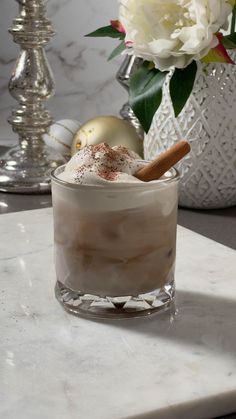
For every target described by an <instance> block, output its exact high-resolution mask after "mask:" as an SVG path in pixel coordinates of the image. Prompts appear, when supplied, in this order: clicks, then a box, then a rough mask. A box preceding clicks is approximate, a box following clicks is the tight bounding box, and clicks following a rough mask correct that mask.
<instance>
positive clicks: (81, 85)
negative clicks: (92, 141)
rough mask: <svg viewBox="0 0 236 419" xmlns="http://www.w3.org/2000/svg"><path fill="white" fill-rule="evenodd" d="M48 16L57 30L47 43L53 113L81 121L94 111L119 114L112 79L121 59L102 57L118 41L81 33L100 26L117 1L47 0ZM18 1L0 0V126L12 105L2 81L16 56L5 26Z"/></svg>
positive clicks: (119, 95)
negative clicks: (53, 84) (51, 78)
mask: <svg viewBox="0 0 236 419" xmlns="http://www.w3.org/2000/svg"><path fill="white" fill-rule="evenodd" d="M47 9H48V16H49V17H50V19H51V20H52V22H53V25H54V27H55V29H56V31H57V35H56V36H55V37H54V38H53V40H52V41H51V43H50V45H49V46H48V48H47V56H48V59H49V61H50V64H51V67H52V70H53V73H54V77H55V81H56V95H55V96H54V97H53V98H52V99H51V100H50V102H49V108H50V109H51V112H52V114H53V116H54V118H55V120H58V119H65V118H69V119H78V120H80V121H82V122H85V121H86V120H87V119H89V118H92V117H95V116H96V115H99V114H105V115H106V114H118V112H119V109H120V107H121V105H122V104H123V103H124V101H125V100H126V98H127V97H126V93H125V92H124V91H123V89H122V87H120V86H119V85H118V83H117V82H116V81H115V74H116V72H117V70H118V68H119V65H120V63H121V58H119V59H115V60H114V61H111V62H109V63H108V62H107V57H108V55H109V53H110V51H111V50H112V49H113V47H115V46H116V45H117V43H116V41H114V40H108V39H101V38H100V39H94V38H85V37H84V35H85V34H86V33H88V32H91V31H92V30H94V29H96V28H97V27H99V26H104V25H107V24H109V20H110V19H112V18H116V17H117V10H118V2H117V1H116V0H100V1H97V0H86V1H81V0H49V1H48V2H47ZM17 13H18V7H17V3H16V2H15V1H14V0H12V1H10V2H9V0H1V14H0V36H1V39H2V40H3V42H1V44H0V57H1V58H0V65H1V76H0V95H1V101H0V125H5V124H7V122H6V120H7V117H8V116H9V115H10V112H11V107H12V106H14V105H15V102H14V100H13V99H12V98H11V97H10V95H9V92H8V89H7V84H8V81H9V78H10V73H11V70H12V68H13V66H14V63H15V60H16V58H17V55H18V48H17V46H16V45H15V44H14V43H13V42H12V38H11V36H10V34H8V32H7V29H8V27H10V26H11V24H12V19H13V18H14V17H15V16H16V15H17Z"/></svg>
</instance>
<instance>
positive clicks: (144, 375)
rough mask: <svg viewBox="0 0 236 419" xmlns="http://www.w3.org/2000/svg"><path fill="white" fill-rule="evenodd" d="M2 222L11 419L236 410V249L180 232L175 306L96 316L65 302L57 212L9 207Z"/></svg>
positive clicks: (1, 348) (4, 351)
mask: <svg viewBox="0 0 236 419" xmlns="http://www.w3.org/2000/svg"><path fill="white" fill-rule="evenodd" d="M0 229H1V241H0V259H1V264H0V271H1V272H0V275H1V289H0V294H1V304H0V311H1V316H0V327H1V341H0V357H1V361H0V362H1V374H0V387H1V391H0V394H1V404H0V416H1V417H3V416H4V419H12V418H16V417H17V418H18V419H25V418H33V419H41V418H44V419H51V418H57V419H77V418H78V417H79V418H80V417H81V418H86V419H100V418H102V419H110V418H111V417H113V418H114V419H118V418H119V419H121V418H140V419H141V418H142V419H148V418H156V417H158V419H176V418H178V417H179V418H181V419H185V418H186V419H189V418H191V419H204V418H205V419H206V418H210V417H216V416H219V415H222V414H227V413H230V412H232V411H235V410H236V358H235V352H236V337H235V330H236V284H235V276H236V266H235V251H233V250H232V249H229V248H227V247H224V246H222V245H219V244H217V243H215V242H213V241H211V240H208V239H206V238H204V237H202V236H199V235H197V234H195V233H192V232H190V231H189V230H186V229H184V228H179V231H178V257H177V289H178V292H177V304H176V313H174V312H170V313H169V314H160V315H157V316H154V317H150V318H146V319H139V320H125V321H120V322H111V321H109V322H94V321H88V320H85V319H79V318H75V317H72V316H70V315H68V314H67V313H65V312H64V311H63V310H62V309H61V307H60V306H59V305H58V303H57V302H56V300H55V298H54V293H53V286H54V282H55V273H54V268H53V246H52V210H51V209H46V210H45V209H44V210H37V211H31V212H29V211H28V212H19V213H16V214H7V215H2V216H1V217H0ZM13 243H14V245H13Z"/></svg>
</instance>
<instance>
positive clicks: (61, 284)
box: [52, 166, 179, 318]
mask: <svg viewBox="0 0 236 419" xmlns="http://www.w3.org/2000/svg"><path fill="white" fill-rule="evenodd" d="M64 168H65V166H61V167H60V168H57V169H56V170H54V172H53V174H52V196H53V212H54V237H55V266H56V275H57V283H56V288H55V293H56V297H57V299H58V301H59V302H60V303H61V304H62V306H63V307H64V308H65V309H66V310H67V311H69V312H71V313H73V314H76V315H83V316H87V317H95V318H96V317H100V318H123V317H124V318H126V317H139V316H143V315H148V314H151V313H154V312H156V311H159V310H160V309H162V308H167V307H169V306H170V304H171V302H172V300H173V298H174V291H175V283H174V269H175V254H176V224H177V203H178V180H179V176H178V173H177V172H176V170H175V169H171V170H170V171H169V172H167V174H166V175H165V176H164V177H163V178H162V179H161V180H159V181H155V182H150V183H148V182H142V183H135V184H132V183H130V184H128V185H127V184H126V185H122V184H114V185H113V184H112V183H109V184H105V185H99V186H89V185H79V184H72V183H68V182H65V181H63V180H61V179H59V178H58V174H60V173H61V172H62V171H63V170H64Z"/></svg>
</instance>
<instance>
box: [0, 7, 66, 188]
mask: <svg viewBox="0 0 236 419" xmlns="http://www.w3.org/2000/svg"><path fill="white" fill-rule="evenodd" d="M17 2H18V3H19V16H18V17H17V18H16V19H15V20H14V21H13V27H12V29H10V30H9V31H10V33H11V34H12V35H13V40H14V42H16V43H17V44H19V45H20V47H21V52H20V55H19V58H18V60H17V62H16V65H15V68H14V70H13V72H12V76H11V79H10V82H9V91H10V93H11V95H12V96H13V97H14V98H15V99H16V100H17V101H18V103H19V106H18V107H17V109H13V111H12V115H11V117H10V118H9V123H10V124H11V125H12V129H13V131H14V132H16V133H17V134H18V136H19V145H17V146H15V147H12V148H11V149H10V150H9V151H8V152H7V153H6V154H5V155H4V156H3V157H2V158H1V160H0V190H1V191H4V192H16V193H45V192H49V191H50V173H51V170H52V169H53V168H55V167H57V166H58V165H60V164H62V163H63V162H64V160H63V158H62V157H61V155H58V154H57V153H56V152H55V151H52V149H50V148H48V147H47V146H46V145H45V144H44V141H43V139H42V137H43V134H44V133H45V132H46V131H47V130H48V128H49V126H50V125H51V123H52V118H51V116H50V113H49V112H48V111H47V110H46V109H45V105H44V102H45V101H46V100H47V99H48V98H49V97H51V96H52V94H53V93H54V81H53V76H52V72H51V69H50V66H49V64H48V61H47V58H46V55H45V52H44V50H43V47H44V46H45V45H46V44H47V43H48V42H49V41H50V39H51V37H52V36H53V35H54V31H53V28H52V25H51V23H50V21H49V20H48V19H47V18H46V7H45V5H44V0H17Z"/></svg>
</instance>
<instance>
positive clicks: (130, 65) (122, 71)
mask: <svg viewBox="0 0 236 419" xmlns="http://www.w3.org/2000/svg"><path fill="white" fill-rule="evenodd" d="M141 63H142V59H140V58H135V57H134V56H133V55H127V56H126V57H125V59H124V61H123V63H122V64H121V66H120V68H119V70H118V72H117V75H116V79H117V81H118V82H119V83H120V84H121V86H123V87H124V88H125V89H126V90H127V92H128V91H129V83H130V77H131V76H132V74H133V73H134V71H136V70H137V69H138V67H139V66H140V64H141ZM120 116H121V117H122V118H123V119H125V120H126V121H128V122H129V123H130V124H131V125H132V126H133V127H134V128H135V130H136V132H137V134H138V136H139V138H140V139H141V140H143V138H144V130H143V128H142V127H141V124H140V122H139V120H138V118H136V116H135V114H134V112H133V111H132V109H131V106H130V104H129V102H126V103H125V104H124V105H123V107H122V108H121V110H120Z"/></svg>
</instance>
